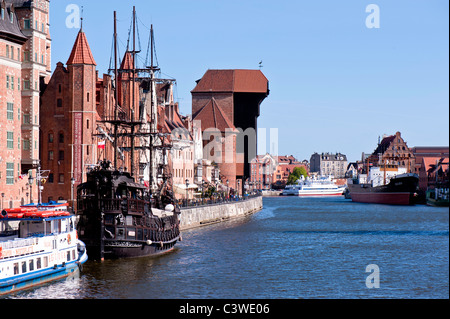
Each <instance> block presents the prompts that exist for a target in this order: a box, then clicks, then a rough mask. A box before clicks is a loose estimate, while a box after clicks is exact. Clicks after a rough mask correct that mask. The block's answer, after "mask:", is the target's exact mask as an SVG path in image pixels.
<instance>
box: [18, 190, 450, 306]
mask: <svg viewBox="0 0 450 319" xmlns="http://www.w3.org/2000/svg"><path fill="white" fill-rule="evenodd" d="M369 265H371V266H369ZM368 266H369V268H368V269H367V270H368V272H366V267H368ZM376 282H378V283H379V285H378V286H377V285H376V284H375V283H376ZM368 286H369V287H372V288H369V287H368ZM9 298H26V299H35V298H52V299H55V298H62V299H72V298H74V299H110V298H114V299H119V298H120V299H135V298H140V299H141V298H145V299H147V298H151V299H153V298H163V299H178V298H183V299H184V298H187V299H193V298H195V299H206V298H213V299H215V298H221V299H248V298H249V299H260V298H263V299H278V298H283V299H285V298H295V299H297V298H327V299H329V298H332V299H338V298H339V299H340V298H351V299H353V298H396V299H397V298H433V299H434V298H439V299H441V298H445V299H448V298H449V209H448V208H437V207H428V206H423V205H417V206H406V207H403V206H401V207H396V206H386V205H373V204H360V203H353V202H351V201H349V200H346V199H344V198H297V197H268V198H264V208H263V210H262V211H260V212H258V213H256V214H254V215H252V216H249V217H243V218H239V219H236V220H232V221H228V222H224V223H220V224H215V225H210V226H205V227H202V228H197V229H192V230H187V231H184V232H183V241H182V242H180V243H178V244H177V245H176V248H175V250H174V251H172V252H170V253H168V254H166V255H164V256H161V257H158V258H135V259H123V260H113V261H105V262H103V263H100V262H95V261H88V262H87V263H86V264H85V265H84V268H83V272H82V274H81V275H80V276H76V277H72V278H69V279H67V280H64V281H60V282H56V283H51V284H48V285H46V286H43V287H40V288H37V289H33V290H29V291H25V292H22V293H19V294H17V295H14V296H10V297H9Z"/></svg>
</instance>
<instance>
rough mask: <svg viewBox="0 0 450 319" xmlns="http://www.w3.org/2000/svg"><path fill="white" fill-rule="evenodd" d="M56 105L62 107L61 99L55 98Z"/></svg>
mask: <svg viewBox="0 0 450 319" xmlns="http://www.w3.org/2000/svg"><path fill="white" fill-rule="evenodd" d="M56 106H57V107H62V99H57V100H56Z"/></svg>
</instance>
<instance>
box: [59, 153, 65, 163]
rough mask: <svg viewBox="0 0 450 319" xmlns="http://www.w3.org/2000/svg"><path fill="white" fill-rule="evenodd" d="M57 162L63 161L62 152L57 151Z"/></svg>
mask: <svg viewBox="0 0 450 319" xmlns="http://www.w3.org/2000/svg"><path fill="white" fill-rule="evenodd" d="M58 160H59V161H63V160H64V151H59V154H58Z"/></svg>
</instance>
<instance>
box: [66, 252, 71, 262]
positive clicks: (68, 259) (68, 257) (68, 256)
mask: <svg viewBox="0 0 450 319" xmlns="http://www.w3.org/2000/svg"><path fill="white" fill-rule="evenodd" d="M67 261H70V251H68V252H67Z"/></svg>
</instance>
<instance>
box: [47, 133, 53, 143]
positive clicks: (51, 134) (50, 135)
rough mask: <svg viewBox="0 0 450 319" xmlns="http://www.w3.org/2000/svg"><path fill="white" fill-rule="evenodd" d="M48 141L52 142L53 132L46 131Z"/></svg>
mask: <svg viewBox="0 0 450 319" xmlns="http://www.w3.org/2000/svg"><path fill="white" fill-rule="evenodd" d="M48 142H49V143H53V133H48Z"/></svg>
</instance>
